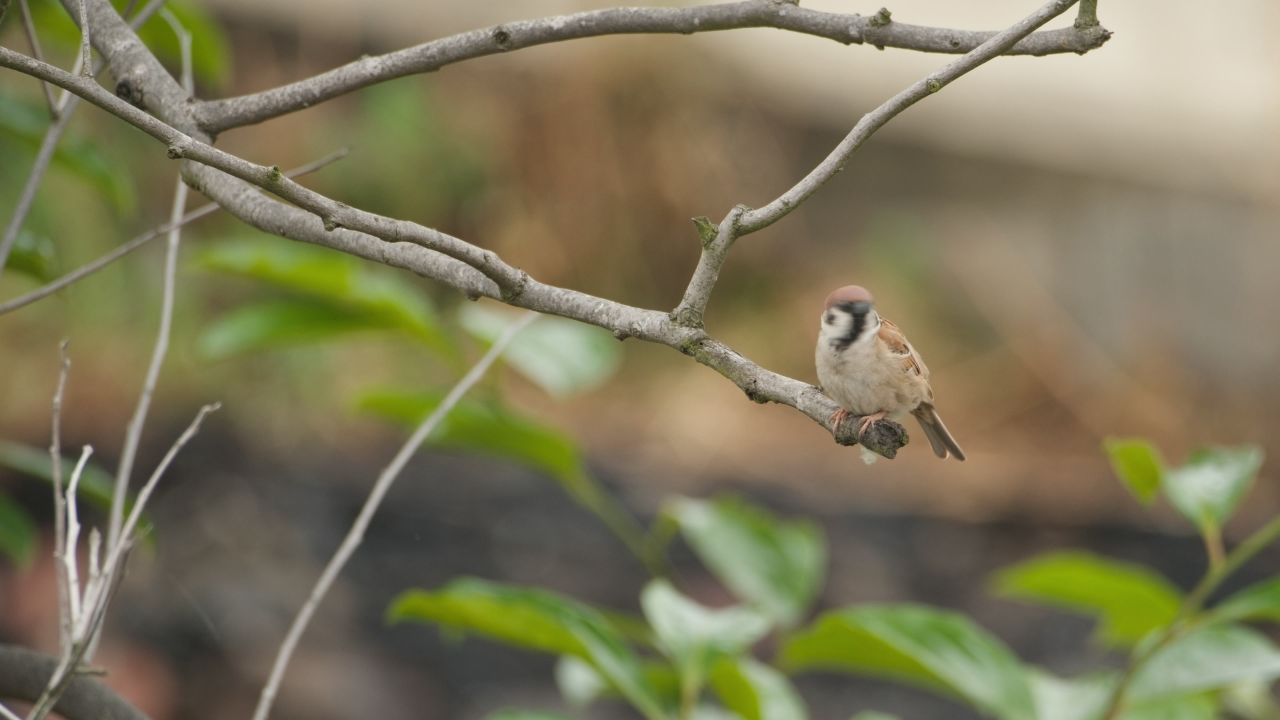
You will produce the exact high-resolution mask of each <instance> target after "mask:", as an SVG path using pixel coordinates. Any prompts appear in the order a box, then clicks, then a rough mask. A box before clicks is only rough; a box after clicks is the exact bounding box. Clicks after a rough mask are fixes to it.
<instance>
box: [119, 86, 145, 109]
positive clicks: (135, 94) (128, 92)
mask: <svg viewBox="0 0 1280 720" xmlns="http://www.w3.org/2000/svg"><path fill="white" fill-rule="evenodd" d="M116 97H118V98H120V99H121V100H123V101H125V102H127V103H129V104H130V105H132V106H134V107H136V108H138V109H139V110H146V107H145V103H144V102H143V92H142V88H140V87H138V86H137V85H134V84H133V81H131V80H129V79H128V78H124V79H122V80H121V81H120V82H118V83H116Z"/></svg>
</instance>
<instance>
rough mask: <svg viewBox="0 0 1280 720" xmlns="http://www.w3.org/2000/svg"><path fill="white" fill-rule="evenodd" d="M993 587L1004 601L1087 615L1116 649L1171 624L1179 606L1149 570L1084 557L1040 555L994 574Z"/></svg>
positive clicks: (1175, 595)
mask: <svg viewBox="0 0 1280 720" xmlns="http://www.w3.org/2000/svg"><path fill="white" fill-rule="evenodd" d="M993 584H994V589H995V591H996V592H997V593H999V594H1001V595H1004V596H1006V597H1013V598H1018V599H1020V600H1027V601H1030V602H1038V603H1042V604H1045V605H1050V606H1054V607H1060V608H1066V609H1068V610H1076V611H1079V612H1082V613H1085V614H1087V615H1093V616H1095V617H1097V618H1098V620H1099V622H1100V623H1101V624H1100V625H1099V628H1098V630H1099V636H1100V638H1101V639H1102V641H1103V642H1105V643H1106V644H1108V645H1111V646H1113V647H1121V648H1129V647H1133V646H1134V645H1136V644H1137V643H1138V641H1139V640H1141V639H1142V638H1143V637H1144V636H1145V635H1146V634H1147V633H1148V632H1150V631H1152V630H1154V629H1156V628H1158V627H1161V626H1163V625H1167V624H1169V623H1170V622H1173V619H1174V618H1175V617H1176V616H1177V614H1178V609H1179V608H1180V607H1181V605H1182V595H1181V593H1179V592H1178V590H1177V588H1175V587H1174V586H1173V585H1172V584H1170V583H1169V581H1167V580H1165V579H1164V578H1163V577H1161V576H1160V575H1158V574H1156V573H1154V572H1152V571H1151V570H1148V569H1147V568H1145V567H1142V566H1141V565H1134V564H1131V563H1123V562H1117V561H1115V560H1109V559H1107V558H1103V557H1099V556H1097V555H1092V554H1089V553H1085V552H1062V553H1051V554H1048V555H1042V556H1040V557H1038V558H1034V559H1032V560H1029V561H1027V562H1024V563H1022V564H1020V565H1015V566H1014V567H1011V568H1007V569H1005V570H1002V571H1000V572H999V573H998V574H997V575H996V577H995V581H994V583H993Z"/></svg>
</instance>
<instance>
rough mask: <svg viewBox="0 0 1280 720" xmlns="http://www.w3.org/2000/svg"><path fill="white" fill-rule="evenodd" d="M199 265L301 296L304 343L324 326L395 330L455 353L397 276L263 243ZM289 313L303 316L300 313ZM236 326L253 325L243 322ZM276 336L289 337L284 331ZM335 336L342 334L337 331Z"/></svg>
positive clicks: (334, 255)
mask: <svg viewBox="0 0 1280 720" xmlns="http://www.w3.org/2000/svg"><path fill="white" fill-rule="evenodd" d="M199 262H200V264H201V265H202V266H203V267H205V268H207V269H209V270H214V271H217V272H221V273H226V274H230V275H237V276H240V277H246V278H251V279H255V280H259V281H262V282H266V283H268V284H270V285H272V286H274V287H277V288H280V289H283V290H286V291H288V292H290V293H291V294H294V295H301V296H303V297H304V298H305V299H306V303H299V305H301V304H306V305H310V306H312V308H313V309H312V311H311V315H310V316H309V317H308V316H303V317H299V318H298V320H299V322H301V323H303V324H304V325H308V326H311V327H310V328H309V329H303V330H300V331H299V332H298V333H297V337H298V338H300V339H302V340H310V339H313V338H315V337H317V336H324V335H318V333H320V332H321V331H322V329H323V328H324V327H325V326H326V324H328V325H338V326H342V325H344V324H345V325H348V326H352V327H354V326H357V325H361V324H363V326H365V327H368V328H379V329H391V328H394V329H399V330H402V331H405V332H406V333H408V334H409V335H410V336H412V337H414V338H416V339H418V340H421V341H423V342H424V343H426V344H427V345H429V346H431V347H433V348H435V349H437V350H440V351H443V352H453V350H454V348H453V346H452V343H450V342H449V341H448V339H447V338H446V337H445V336H444V335H443V334H442V331H441V329H440V324H439V320H438V318H437V317H436V314H435V311H434V310H433V309H432V306H431V303H430V302H429V301H428V300H427V297H426V295H425V294H424V293H423V292H422V291H421V290H420V289H419V288H418V287H417V286H416V285H414V284H413V283H412V282H411V281H409V280H407V279H406V278H405V277H403V276H402V275H400V274H398V273H396V272H395V271H392V270H388V269H386V268H378V267H374V266H372V265H369V264H368V263H362V262H361V261H360V260H358V259H356V258H353V257H351V256H348V255H343V254H342V253H338V252H334V251H332V250H328V249H325V248H317V247H310V246H307V245H303V244H302V243H295V242H287V241H281V240H278V239H273V238H266V237H263V238H256V239H252V240H244V241H227V242H222V243H219V244H217V245H215V246H213V247H211V248H209V249H208V250H206V251H205V252H203V253H201V255H200V259H199ZM276 312H281V313H284V312H285V311H283V310H281V311H276ZM289 312H293V313H296V314H299V315H301V314H302V311H301V310H292V311H289ZM239 322H241V323H245V324H251V323H250V321H248V320H243V319H242V320H240V321H239ZM279 331H280V332H281V333H287V329H286V328H280V329H279ZM333 331H334V332H341V331H342V330H340V327H335V328H334V329H333ZM330 334H332V333H330ZM286 337H287V336H286Z"/></svg>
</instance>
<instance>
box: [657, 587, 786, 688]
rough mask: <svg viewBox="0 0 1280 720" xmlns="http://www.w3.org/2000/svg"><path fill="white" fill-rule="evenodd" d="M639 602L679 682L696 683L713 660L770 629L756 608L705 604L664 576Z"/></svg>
mask: <svg viewBox="0 0 1280 720" xmlns="http://www.w3.org/2000/svg"><path fill="white" fill-rule="evenodd" d="M640 607H641V608H642V609H643V610H644V616H645V618H646V619H648V621H649V625H650V626H651V627H652V628H653V634H654V637H655V639H656V641H657V644H658V648H659V649H661V650H662V652H663V653H664V654H666V656H667V657H669V658H671V660H672V661H673V662H674V663H675V665H676V667H677V668H678V669H679V671H680V676H681V678H682V679H683V682H685V683H686V684H692V685H694V686H695V687H697V686H700V685H701V682H702V678H705V677H706V676H707V673H708V672H709V671H710V669H711V664H712V663H713V662H715V661H716V660H717V659H719V658H721V657H724V656H726V655H737V654H740V653H742V652H744V651H746V650H747V649H748V648H750V647H751V646H752V645H754V644H755V643H756V642H757V641H758V640H760V638H762V637H764V636H765V634H766V633H768V632H769V620H768V619H767V618H765V617H764V616H763V615H761V614H759V613H758V612H756V611H754V610H751V609H749V608H745V607H729V608H723V609H712V608H708V607H705V606H703V605H700V604H698V603H696V602H694V601H693V600H690V599H689V598H687V597H685V596H684V595H682V594H680V592H679V591H677V590H676V589H675V588H674V587H672V586H671V583H669V582H667V581H666V580H654V581H652V582H650V583H649V584H648V585H647V586H645V589H644V592H643V593H641V595H640Z"/></svg>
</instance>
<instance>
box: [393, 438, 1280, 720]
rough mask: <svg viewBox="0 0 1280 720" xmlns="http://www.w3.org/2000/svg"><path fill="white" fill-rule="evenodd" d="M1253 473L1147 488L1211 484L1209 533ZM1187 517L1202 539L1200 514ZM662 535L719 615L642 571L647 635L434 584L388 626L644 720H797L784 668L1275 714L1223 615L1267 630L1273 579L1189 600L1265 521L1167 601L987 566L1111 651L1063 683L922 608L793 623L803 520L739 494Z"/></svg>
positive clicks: (993, 712)
mask: <svg viewBox="0 0 1280 720" xmlns="http://www.w3.org/2000/svg"><path fill="white" fill-rule="evenodd" d="M1135 447H1139V443H1138V442H1137V441H1126V442H1125V443H1123V444H1119V443H1117V442H1108V443H1107V445H1106V449H1107V451H1108V452H1109V453H1112V454H1113V455H1114V454H1116V453H1130V452H1132V451H1133V448H1135ZM1131 460H1132V458H1122V459H1121V460H1120V461H1117V462H1116V463H1115V465H1116V468H1117V473H1118V474H1120V475H1121V476H1122V480H1123V481H1124V482H1126V483H1130V484H1131V483H1132V482H1133V476H1134V475H1135V474H1143V475H1144V476H1145V479H1144V482H1146V483H1147V484H1148V485H1149V484H1150V475H1151V473H1150V472H1148V471H1147V470H1146V469H1144V467H1146V466H1144V465H1143V464H1141V463H1134V462H1132V461H1131ZM1260 464H1261V457H1260V454H1259V452H1258V451H1257V450H1256V449H1254V448H1219V449H1213V450H1205V451H1201V452H1198V453H1196V454H1195V455H1193V456H1192V458H1191V459H1190V461H1189V462H1188V463H1187V464H1186V465H1184V466H1182V467H1178V468H1172V469H1168V470H1164V469H1162V470H1161V472H1160V473H1159V480H1160V482H1159V483H1158V484H1156V486H1155V487H1154V488H1151V490H1150V491H1151V492H1158V491H1161V490H1163V491H1164V492H1166V493H1167V494H1176V493H1178V492H1183V491H1185V488H1178V489H1174V488H1172V487H1171V485H1172V484H1177V483H1183V482H1185V480H1183V479H1182V477H1183V476H1184V475H1185V474H1187V473H1209V472H1213V473H1217V480H1216V481H1215V482H1207V481H1205V480H1204V479H1203V478H1201V479H1197V480H1196V484H1195V487H1196V492H1197V493H1198V494H1197V496H1196V497H1197V498H1198V502H1199V503H1201V505H1198V506H1197V507H1208V508H1215V509H1220V510H1222V513H1221V514H1217V515H1214V516H1213V518H1214V522H1215V523H1222V522H1225V521H1226V520H1227V519H1228V518H1229V516H1230V513H1231V510H1232V509H1234V507H1235V505H1236V504H1237V503H1238V501H1239V499H1240V496H1241V494H1242V493H1243V492H1247V489H1248V487H1249V486H1250V484H1251V482H1252V475H1253V474H1255V473H1256V472H1257V470H1258V468H1259V466H1260ZM1135 467H1137V468H1138V469H1137V470H1136V471H1135V470H1134V468H1135ZM1143 487H1146V486H1143ZM1145 492H1146V491H1145V490H1144V493H1145ZM1139 496H1140V497H1143V494H1142V493H1139ZM1176 503H1177V501H1175V504H1176ZM1215 511H1216V510H1215ZM1186 514H1187V515H1188V519H1190V520H1191V521H1192V522H1193V523H1196V526H1197V527H1198V528H1199V529H1201V530H1202V531H1204V530H1205V526H1204V525H1203V524H1202V523H1201V522H1200V521H1201V519H1202V518H1203V515H1202V514H1199V513H1186ZM669 524H674V526H675V528H676V530H677V531H678V532H679V533H680V534H682V535H683V536H684V538H685V540H686V541H687V542H688V544H689V547H690V548H691V549H692V550H693V551H694V553H695V554H696V555H697V556H698V557H699V559H700V560H701V561H702V562H703V563H704V564H705V565H706V566H707V568H708V569H709V570H710V571H711V572H712V574H714V575H715V576H716V577H717V578H718V579H719V580H720V581H721V582H722V583H723V584H724V586H725V588H726V589H728V590H729V591H730V592H731V593H732V594H733V596H734V597H735V598H736V601H737V603H738V604H735V605H730V606H728V607H723V608H712V607H707V606H704V605H702V604H701V603H699V602H697V601H696V600H694V599H693V598H690V597H688V596H686V595H684V594H683V593H682V592H681V591H680V590H678V589H677V588H676V587H675V586H674V585H673V584H672V583H671V582H670V581H669V580H666V579H663V578H656V579H654V580H652V581H651V582H650V583H649V584H648V585H647V586H646V587H645V588H644V590H643V592H642V593H641V596H640V607H641V609H642V610H643V618H642V619H640V618H632V619H629V620H628V621H627V622H628V624H634V623H636V622H643V624H644V625H645V626H646V627H647V628H649V630H648V632H643V633H630V634H624V633H623V632H621V631H620V630H619V629H618V628H617V626H616V625H615V624H614V623H612V622H610V621H609V620H607V619H606V618H607V617H608V616H607V615H606V613H605V612H604V611H602V610H598V609H594V608H591V607H589V606H586V605H583V604H581V603H578V602H576V601H573V600H570V599H568V598H565V597H562V596H559V595H551V594H548V593H546V592H545V591H542V590H537V589H533V588H521V587H514V586H508V585H495V584H491V583H487V582H484V581H479V580H464V581H459V582H456V583H454V584H451V585H448V586H446V587H445V588H443V589H441V590H438V591H434V592H432V591H425V590H410V591H407V592H405V593H404V594H402V595H401V596H400V597H399V598H397V599H396V600H395V601H394V602H393V603H392V605H391V608H390V610H389V616H390V617H391V619H392V620H394V621H397V622H401V621H415V622H424V623H429V624H435V625H439V626H440V627H441V628H443V629H446V630H447V631H449V632H452V633H474V634H478V635H483V636H486V637H489V638H491V639H494V640H498V641H500V642H504V643H507V644H509V645H513V646H517V647H522V648H526V649H532V650H537V651H541V652H547V653H552V654H556V655H559V656H561V660H560V663H559V664H558V666H557V671H556V676H557V683H558V685H559V687H560V689H561V693H562V694H563V695H564V696H565V699H566V700H567V701H568V702H569V703H570V705H572V706H574V707H582V706H584V705H586V704H588V703H590V702H592V701H595V700H599V699H608V698H614V699H621V700H623V701H626V702H628V703H629V704H630V705H631V706H632V707H634V708H635V709H636V710H637V711H638V712H639V713H640V714H641V715H643V716H644V717H645V718H648V719H649V720H657V719H659V718H679V719H681V720H684V719H686V718H706V717H715V718H737V719H739V720H763V719H766V718H767V719H769V720H796V719H803V718H807V717H809V713H808V710H807V709H806V706H805V703H804V700H803V698H801V696H800V695H799V694H798V693H797V692H796V689H795V687H794V686H793V685H792V683H791V680H790V679H789V676H790V675H794V674H798V673H807V672H813V671H825V672H839V673H848V674H853V675H862V676H869V677H876V678H884V679H888V680H892V681H896V682H901V683H905V684H908V685H913V686H915V687H918V688H921V689H924V690H926V691H930V692H933V693H936V694H939V695H942V696H944V697H949V698H952V699H954V700H957V701H959V702H962V703H964V704H966V705H968V706H970V707H971V708H973V709H974V710H976V711H978V712H979V713H981V714H982V715H984V716H987V717H993V718H999V719H1000V720H1104V718H1105V719H1106V720H1120V719H1122V720H1156V719H1157V718H1172V719H1173V720H1201V719H1203V720H1208V719H1210V718H1215V717H1218V715H1219V712H1220V710H1221V708H1223V707H1224V706H1225V705H1226V704H1228V703H1230V704H1231V705H1232V707H1233V712H1237V713H1239V712H1240V710H1239V708H1240V707H1245V706H1246V705H1247V706H1248V707H1252V708H1254V711H1255V712H1256V714H1253V715H1242V717H1252V718H1257V719H1258V720H1261V719H1262V718H1265V717H1272V716H1273V715H1269V714H1268V713H1275V712H1276V710H1277V708H1276V706H1275V704H1274V703H1273V702H1271V701H1270V700H1269V699H1268V698H1267V697H1266V694H1265V693H1262V694H1261V695H1259V693H1258V692H1257V691H1256V688H1257V687H1258V686H1259V684H1260V683H1261V684H1262V687H1264V688H1265V687H1266V685H1269V684H1270V683H1271V682H1273V681H1274V680H1275V679H1276V678H1277V677H1280V648H1277V647H1276V645H1275V644H1274V643H1273V642H1272V641H1271V640H1270V639H1268V638H1267V637H1266V636H1265V635H1263V634H1261V633H1259V632H1257V631H1255V630H1252V629H1250V628H1248V627H1246V626H1243V625H1240V624H1239V623H1240V622H1242V621H1248V620H1273V621H1274V620H1277V619H1280V577H1277V578H1274V579H1272V580H1268V581H1265V582H1263V583H1260V584H1258V585H1255V586H1253V587H1250V588H1246V589H1245V590H1242V591H1240V592H1238V593H1235V594H1234V595H1232V596H1230V597H1228V598H1226V599H1224V600H1223V601H1221V602H1219V603H1218V604H1217V605H1215V606H1213V607H1211V608H1208V609H1205V608H1204V602H1205V601H1206V600H1207V599H1208V598H1209V597H1210V596H1211V595H1212V592H1213V590H1215V589H1216V588H1217V587H1218V586H1219V585H1220V584H1221V582H1222V581H1223V580H1225V579H1226V577H1227V576H1228V575H1229V574H1230V572H1231V571H1232V570H1234V569H1237V568H1238V567H1239V566H1241V565H1242V564H1244V563H1246V562H1248V561H1249V560H1250V559H1251V558H1252V556H1253V554H1254V553H1256V552H1257V551H1258V550H1260V549H1261V548H1262V547H1263V546H1265V545H1267V544H1269V543H1271V542H1273V541H1275V540H1276V539H1277V537H1280V518H1276V519H1274V520H1272V521H1271V522H1270V523H1268V524H1267V525H1266V526H1264V527H1263V528H1261V529H1259V530H1258V531H1257V532H1255V533H1254V534H1253V535H1252V536H1250V538H1248V539H1246V540H1245V541H1244V542H1242V543H1241V544H1240V545H1239V546H1237V547H1236V548H1235V549H1233V550H1232V551H1231V553H1230V554H1229V555H1227V556H1226V558H1224V559H1222V560H1220V561H1216V562H1211V566H1210V570H1209V572H1208V573H1207V574H1206V576H1205V579H1204V580H1202V582H1201V584H1200V585H1198V586H1197V588H1196V589H1195V590H1194V591H1192V592H1191V593H1190V594H1187V595H1185V596H1184V595H1183V593H1181V592H1180V591H1179V590H1178V589H1177V588H1175V587H1174V586H1173V585H1172V584H1170V583H1169V582H1168V581H1167V580H1165V579H1164V578H1162V577H1161V576H1159V575H1158V574H1156V573H1155V572H1153V571H1151V570H1149V569H1147V568H1145V567H1142V566H1139V565H1134V564H1129V563H1121V562H1117V561H1113V560H1109V559H1107V558H1103V557H1098V556H1094V555H1090V554H1086V553H1080V552H1056V553H1049V554H1046V555H1042V556H1040V557H1037V558H1031V559H1029V560H1027V561H1025V562H1023V563H1021V564H1019V565H1017V566H1014V567H1011V568H1008V569H1006V570H1004V571H1002V572H1000V573H998V574H997V575H996V577H995V578H994V579H993V585H994V587H995V589H996V590H997V592H1000V593H1002V594H1005V595H1008V596H1011V597H1015V598H1018V599H1020V600H1023V601H1026V602H1033V603H1039V604H1044V605H1047V606H1050V607H1055V608H1065V609H1067V610H1070V611H1073V612H1080V613H1085V614H1088V615H1090V616H1093V617H1095V618H1096V619H1097V620H1098V622H1099V633H1098V639H1099V641H1100V642H1102V643H1104V644H1106V645H1109V646H1112V647H1116V648H1121V649H1125V650H1127V651H1128V652H1129V654H1130V660H1129V666H1128V668H1127V669H1126V670H1124V671H1122V672H1117V671H1099V672H1096V673H1092V674H1088V675H1084V676H1081V677H1077V678H1062V677H1058V676H1056V675H1054V674H1052V673H1050V672H1049V671H1047V670H1045V669H1043V668H1038V667H1035V666H1033V665H1030V664H1028V663H1025V662H1023V661H1021V660H1020V659H1019V658H1018V657H1017V656H1016V655H1014V653H1013V652H1012V651H1011V650H1010V649H1009V648H1008V647H1006V646H1005V645H1004V643H1002V642H1001V641H1000V640H999V639H998V638H996V637H994V636H993V635H991V634H990V633H988V632H987V631H985V630H983V629H982V628H981V627H979V626H978V625H976V624H975V623H974V622H973V621H972V620H970V619H969V618H967V617H965V616H964V615H961V614H959V613H955V612H951V611H947V610H941V609H936V608H931V607H926V606H922V605H914V604H897V605H855V606H849V607H842V608H836V609H833V610H830V611H828V612H825V613H822V614H821V615H819V616H818V617H816V618H813V619H812V620H811V621H810V622H809V623H808V624H807V625H805V626H803V627H799V628H795V627H793V626H794V625H795V624H796V623H797V622H798V621H800V620H802V619H803V618H804V616H805V615H806V614H807V613H808V612H809V611H810V606H811V603H812V601H813V597H814V595H815V593H816V591H817V588H818V586H819V585H820V584H821V579H822V568H823V566H824V565H825V555H824V552H823V547H824V542H823V539H822V535H821V533H820V531H818V530H817V529H816V528H815V527H814V526H812V525H811V524H809V523H806V522H803V521H800V522H797V521H789V520H782V519H779V518H776V517H774V516H772V515H771V514H770V513H768V512H767V511H765V510H763V509H760V508H757V507H754V506H752V505H750V504H748V503H746V502H744V501H742V500H738V499H722V500H718V501H703V500H693V499H688V498H681V499H677V500H675V501H673V502H672V503H671V504H670V506H669V509H668V510H667V511H666V512H664V513H663V514H662V515H661V516H660V517H659V518H658V520H657V522H656V523H655V528H654V530H652V531H651V532H653V533H655V534H664V535H665V534H669V530H668V528H667V527H666V526H667V525H669ZM1219 563H1220V564H1219ZM769 637H772V638H773V640H772V642H771V643H770V645H772V646H774V647H776V648H777V649H778V651H777V655H776V657H775V658H774V661H773V662H772V663H769V662H765V661H764V660H762V659H760V658H759V657H757V656H756V654H755V648H756V647H757V646H758V645H760V644H761V641H763V640H765V639H766V638H769ZM655 664H656V667H652V666H653V665H655ZM646 665H650V666H651V667H650V668H649V669H647V670H646V669H645V667H646ZM672 678H674V680H675V685H674V687H673V686H672V685H671V684H670V680H671V679H672ZM1250 688H1254V689H1255V690H1252V691H1251V690H1250ZM1237 697H1247V698H1248V703H1246V702H1244V701H1237V700H1232V698H1237ZM1260 698H1261V699H1260ZM855 717H856V718H862V719H863V720H875V719H877V718H886V717H888V716H884V715H881V714H879V713H876V712H872V711H868V712H863V713H861V714H859V715H857V716H855Z"/></svg>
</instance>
